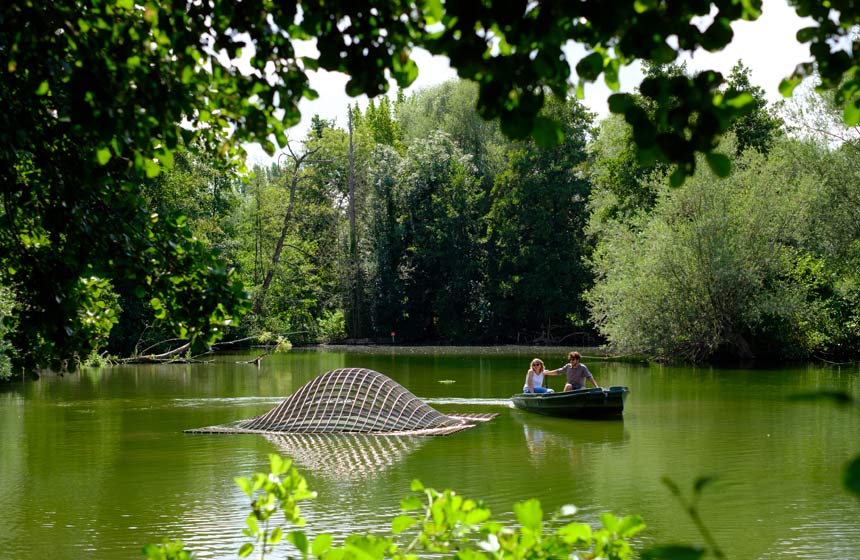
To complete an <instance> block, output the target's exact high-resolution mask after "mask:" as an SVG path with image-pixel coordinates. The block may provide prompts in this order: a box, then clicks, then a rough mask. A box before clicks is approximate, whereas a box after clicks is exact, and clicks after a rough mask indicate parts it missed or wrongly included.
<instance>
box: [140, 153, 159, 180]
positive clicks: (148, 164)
mask: <svg viewBox="0 0 860 560" xmlns="http://www.w3.org/2000/svg"><path fill="white" fill-rule="evenodd" d="M143 171H144V172H145V173H146V176H147V177H148V178H150V179H153V178H155V177H158V174H159V173H161V166H159V165H158V163H156V162H155V161H153V160H152V159H150V158H146V159H145V160H144V161H143Z"/></svg>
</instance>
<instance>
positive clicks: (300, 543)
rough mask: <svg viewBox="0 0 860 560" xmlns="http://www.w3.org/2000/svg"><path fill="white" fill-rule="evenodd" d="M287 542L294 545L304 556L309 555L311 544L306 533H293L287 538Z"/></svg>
mask: <svg viewBox="0 0 860 560" xmlns="http://www.w3.org/2000/svg"><path fill="white" fill-rule="evenodd" d="M287 540H289V541H290V542H291V543H293V544H294V545H295V547H296V548H298V549H299V551H300V552H301V553H302V554H307V552H308V546H310V543H308V536H307V535H306V534H305V532H304V531H293V532H291V533H290V534H289V535H288V536H287Z"/></svg>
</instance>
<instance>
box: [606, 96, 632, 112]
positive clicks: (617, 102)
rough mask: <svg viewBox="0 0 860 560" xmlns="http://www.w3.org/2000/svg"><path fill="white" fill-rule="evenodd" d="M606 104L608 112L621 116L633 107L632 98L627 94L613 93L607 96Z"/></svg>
mask: <svg viewBox="0 0 860 560" xmlns="http://www.w3.org/2000/svg"><path fill="white" fill-rule="evenodd" d="M608 102H609V111H610V112H612V113H615V114H618V115H621V114H624V112H625V111H627V109H628V108H629V107H630V106H631V105H633V96H632V95H630V94H629V93H613V94H612V95H610V96H609V99H608Z"/></svg>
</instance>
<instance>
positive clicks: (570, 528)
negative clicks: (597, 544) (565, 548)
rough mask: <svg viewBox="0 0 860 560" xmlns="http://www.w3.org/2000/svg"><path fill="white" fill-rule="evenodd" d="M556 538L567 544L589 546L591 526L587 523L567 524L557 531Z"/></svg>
mask: <svg viewBox="0 0 860 560" xmlns="http://www.w3.org/2000/svg"><path fill="white" fill-rule="evenodd" d="M558 536H559V537H561V538H562V539H563V540H564V542H566V543H568V544H577V543H582V544H590V543H591V536H592V531H591V526H590V525H588V524H587V523H568V524H567V525H565V526H564V527H562V528H560V529H559V530H558Z"/></svg>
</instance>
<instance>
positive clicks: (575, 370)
mask: <svg viewBox="0 0 860 560" xmlns="http://www.w3.org/2000/svg"><path fill="white" fill-rule="evenodd" d="M567 359H568V363H567V364H565V365H563V366H562V367H560V368H558V369H554V370H552V371H548V372H546V374H547V375H560V374H562V373H563V374H565V375H566V376H567V384H565V386H564V391H565V392H567V391H575V390H577V389H585V380H586V379H590V380H591V383H592V384H593V385H594V386H595V387H597V388H598V389H599V388H600V385H598V384H597V381H596V380H595V379H594V376H593V375H591V372H590V371H588V368H587V367H585V364H583V363H582V355H580V353H579V352H571V353H570V354H568V355H567Z"/></svg>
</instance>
